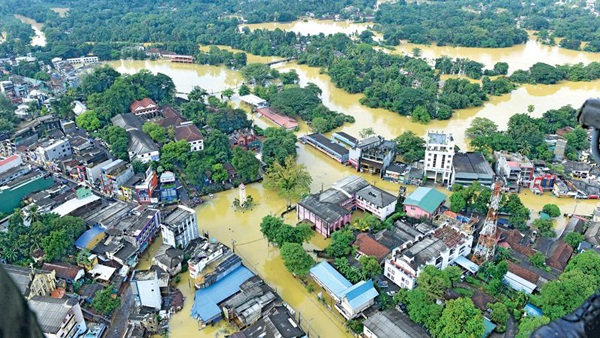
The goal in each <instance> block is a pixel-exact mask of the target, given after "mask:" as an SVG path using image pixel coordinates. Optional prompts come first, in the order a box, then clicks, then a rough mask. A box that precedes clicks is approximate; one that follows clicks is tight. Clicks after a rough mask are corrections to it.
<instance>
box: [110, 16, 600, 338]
mask: <svg viewBox="0 0 600 338" xmlns="http://www.w3.org/2000/svg"><path fill="white" fill-rule="evenodd" d="M318 24H319V25H323V24H324V23H323V22H318ZM329 24H330V25H334V24H336V23H334V22H331V23H329ZM315 25H316V24H315ZM290 27H292V28H290V29H293V27H295V26H292V25H290ZM313 28H314V29H317V28H318V26H314V27H313ZM330 29H334V28H330ZM533 46H534V47H535V46H536V45H533ZM202 48H206V47H202ZM402 48H409V46H406V45H405V46H402ZM419 48H421V49H422V50H423V53H424V54H425V55H426V56H427V55H428V54H427V53H428V51H427V49H426V48H427V47H425V46H421V47H419ZM431 48H433V47H431ZM546 48H550V49H552V51H548V53H550V54H539V53H540V52H542V51H544V50H545V49H546ZM227 49H229V50H231V49H230V48H227ZM477 50H478V51H474V49H464V48H450V50H449V51H448V52H447V53H448V54H450V55H452V56H454V57H469V58H472V59H475V60H487V61H485V63H486V64H488V63H489V64H491V65H493V63H495V62H496V61H504V60H514V61H511V62H515V64H517V65H518V66H517V67H516V68H524V67H525V65H527V64H529V63H531V62H532V61H533V60H543V61H545V62H548V63H564V62H571V63H574V62H579V61H582V62H587V61H591V60H594V59H592V57H593V58H596V57H597V55H596V54H591V55H588V54H589V53H583V52H572V51H566V50H560V49H553V48H552V47H546V46H541V45H537V47H536V48H532V47H531V45H530V43H528V44H526V45H524V46H516V47H513V48H509V49H499V50H496V49H477ZM409 51H412V48H410V49H409ZM511 51H512V52H511ZM467 52H469V53H470V54H467ZM431 53H432V54H431V57H433V56H435V54H433V53H434V51H433V50H432V51H431ZM439 53H441V51H440V52H439ZM452 53H454V54H452ZM524 53H525V54H524ZM490 55H491V56H490ZM540 55H542V56H540ZM543 55H551V56H546V57H545V59H541V57H544V56H543ZM552 55H558V56H556V57H555V56H552ZM523 58H525V59H526V60H527V61H526V62H525V61H524V60H523ZM274 59H276V58H273V57H261V56H255V55H250V54H248V62H270V61H272V60H274ZM554 61H556V62H554ZM482 62H483V61H482ZM109 64H110V65H112V66H113V67H115V68H116V69H117V70H119V71H120V72H124V73H134V72H137V71H139V70H141V69H149V70H151V71H152V72H161V73H164V74H167V75H169V76H170V77H172V78H173V81H174V82H175V84H176V86H177V90H178V91H179V92H188V91H189V90H190V89H191V88H192V87H193V86H196V85H198V86H201V87H203V88H204V89H206V90H207V91H209V92H213V93H214V92H220V91H222V90H223V89H225V88H228V87H235V86H237V85H239V84H240V83H241V82H242V81H243V79H242V77H241V75H240V74H239V72H236V71H232V70H229V69H226V68H224V67H216V66H204V65H182V64H175V63H170V62H168V61H164V60H159V61H131V60H122V61H114V62H110V63H109ZM511 67H514V65H513V64H511ZM277 68H278V69H279V70H281V71H286V70H289V69H295V70H296V71H297V72H298V74H299V76H300V82H301V84H306V83H308V82H313V83H315V84H316V85H317V86H319V88H321V90H322V91H323V95H322V99H323V102H324V104H325V105H327V106H328V107H329V108H331V109H334V110H337V111H340V112H343V113H346V114H350V115H352V116H354V117H355V118H356V123H354V124H348V125H345V126H343V127H342V128H340V129H343V130H344V131H347V132H349V133H351V134H354V135H357V134H358V131H359V130H361V129H362V128H366V127H372V128H373V129H374V130H375V131H376V132H377V133H378V134H381V135H383V136H385V137H388V138H393V137H396V136H398V135H399V134H400V133H402V132H404V131H407V130H412V131H414V132H415V133H417V134H419V135H423V134H424V133H425V132H426V131H427V130H428V129H440V130H441V129H443V130H450V131H452V132H453V133H454V135H455V138H456V139H457V144H458V145H459V146H460V147H461V149H466V140H465V137H464V130H465V129H466V128H467V127H468V126H469V124H470V122H471V120H472V119H473V118H475V117H477V116H481V117H487V118H490V119H492V120H493V121H495V122H496V123H497V124H498V125H499V126H500V128H505V127H506V123H507V122H508V119H509V118H510V116H512V115H513V114H515V113H521V112H526V111H527V106H528V105H530V104H533V105H534V106H535V111H534V112H533V115H534V116H541V115H542V114H543V112H545V111H546V110H548V109H552V108H559V107H561V106H563V105H566V104H571V105H573V106H574V107H577V106H579V105H581V103H582V102H583V101H584V100H585V99H587V98H588V97H595V96H598V93H599V92H600V81H597V82H580V83H574V82H563V83H560V84H557V85H524V86H521V87H519V88H518V89H517V90H515V91H513V92H512V93H510V94H507V95H503V96H499V97H492V98H491V99H490V101H488V102H486V103H485V104H484V105H483V106H482V107H477V108H470V109H463V110H458V111H456V112H455V114H454V116H453V117H452V119H450V120H448V121H432V122H431V123H430V124H428V125H422V124H418V123H413V122H412V121H411V120H410V119H409V118H406V117H403V116H400V115H398V114H396V113H393V112H390V111H387V110H384V109H371V108H367V107H365V106H362V105H361V104H360V102H359V100H360V98H361V95H360V94H348V93H346V92H345V91H344V90H342V89H339V88H336V87H335V85H334V84H333V83H332V82H331V81H330V80H329V77H328V76H327V75H326V74H320V73H319V69H317V68H310V67H307V66H304V65H298V64H296V63H288V64H281V65H278V66H277ZM233 101H234V103H235V102H237V98H236V97H235V96H234V97H233ZM252 119H253V120H255V121H256V123H257V124H258V125H260V126H261V127H266V126H269V124H268V123H267V122H265V121H263V120H257V119H256V117H255V116H252ZM307 132H309V129H308V127H307V126H306V124H305V123H300V131H299V132H298V134H299V135H304V134H306V133H307ZM298 162H299V163H302V164H304V165H305V166H306V167H307V168H308V170H309V172H310V173H311V175H312V177H313V183H312V185H311V190H312V191H313V192H317V191H319V190H320V189H321V188H322V187H324V188H327V187H329V185H330V184H331V183H333V182H335V181H336V180H339V179H341V178H343V177H345V176H347V175H350V174H356V172H354V171H352V170H351V169H350V168H349V167H344V166H342V165H340V164H338V163H337V162H334V161H332V160H331V159H330V158H329V157H327V156H325V155H324V154H322V153H320V152H319V151H317V150H315V149H313V148H311V147H307V146H304V145H301V144H299V148H298ZM361 176H362V177H364V178H365V179H367V180H368V181H369V182H371V183H373V184H375V185H377V186H378V187H380V188H382V189H384V190H387V191H389V192H392V193H396V192H397V191H398V185H396V184H394V183H391V182H385V181H382V180H380V179H378V178H376V177H374V176H370V175H362V174H361ZM413 189H414V187H408V190H409V192H410V191H412V190H413ZM442 191H443V192H444V193H446V194H448V192H447V191H446V190H442ZM247 193H248V194H249V195H251V196H252V197H253V199H254V200H255V201H256V203H257V204H256V206H254V208H253V209H252V210H248V211H245V212H240V211H234V210H233V208H232V207H231V204H232V202H233V199H234V198H236V197H237V196H238V191H237V190H232V191H228V192H222V193H218V194H215V195H214V197H213V198H212V199H209V200H208V201H207V202H206V203H204V204H201V205H200V206H198V207H197V208H196V210H197V215H198V226H199V228H200V230H201V231H206V232H208V233H209V234H210V236H211V237H214V238H216V239H217V240H219V241H221V242H223V243H225V244H227V245H229V246H231V245H232V241H235V242H236V245H235V247H236V252H237V253H238V254H239V255H240V256H241V257H242V258H243V259H244V263H245V264H246V265H247V266H248V267H249V268H250V269H251V270H253V271H254V272H255V273H258V274H259V275H260V276H261V277H262V278H264V279H265V280H266V281H267V282H268V283H269V284H270V285H271V286H272V287H274V288H276V289H277V291H278V292H279V294H280V295H281V296H282V297H283V299H284V301H286V302H288V303H289V304H290V305H291V306H292V307H293V308H294V309H295V310H296V311H299V312H300V313H301V315H302V318H304V321H303V322H304V325H303V327H304V328H305V329H306V328H307V326H306V325H309V326H310V327H309V328H308V330H309V332H310V335H311V337H317V336H319V337H322V338H325V337H327V338H329V337H351V335H350V334H349V333H348V332H347V330H346V329H345V328H344V326H343V320H342V318H341V317H340V316H339V315H337V313H336V312H335V311H330V310H329V309H328V307H327V305H324V304H322V303H321V302H319V301H318V300H317V296H316V294H317V293H318V292H319V291H321V290H320V289H319V288H318V287H315V291H314V292H312V293H310V292H308V290H307V288H306V287H305V286H303V285H302V284H301V283H300V282H299V281H298V280H296V279H294V278H293V277H292V275H291V274H290V273H288V272H287V270H286V269H285V267H284V266H283V263H282V261H281V259H280V258H279V254H278V250H277V248H274V247H272V246H269V245H268V243H267V242H266V240H265V239H264V238H263V237H262V235H261V233H260V221H261V219H262V217H264V216H266V215H271V214H272V215H279V214H280V213H281V212H282V211H283V210H284V208H285V201H284V200H283V199H281V198H279V197H278V196H277V195H276V194H275V193H274V192H273V191H269V190H266V189H264V188H263V187H262V186H261V185H260V184H252V185H250V186H248V187H247ZM520 197H521V200H522V201H523V203H524V204H525V205H526V206H527V207H528V208H530V209H531V210H532V218H535V217H536V215H537V213H538V212H539V211H540V210H541V209H542V207H543V205H545V204H547V203H555V204H557V205H559V206H560V208H561V211H562V212H563V213H573V212H577V213H582V214H589V213H591V212H592V211H593V209H594V207H595V206H596V205H597V203H596V202H595V201H593V200H587V201H586V200H574V199H558V198H554V197H551V196H549V195H546V196H543V197H540V196H535V195H533V194H532V193H531V192H529V191H524V192H522V193H521V194H520ZM295 218H296V214H295V213H290V214H288V215H287V217H286V220H287V221H288V222H289V223H291V224H294V223H295ZM565 222H566V220H565V219H562V218H560V219H559V220H558V222H557V227H558V228H560V227H562V226H564V224H565ZM327 243H328V241H327V240H325V239H324V238H323V237H321V236H320V235H315V237H314V238H313V239H312V240H311V242H310V243H309V244H306V245H305V247H306V249H308V250H311V249H322V248H324V247H326V246H327ZM155 245H158V241H157V243H155ZM151 250H152V249H151ZM146 257H150V255H146ZM147 259H148V258H146V260H145V261H143V262H142V263H140V266H142V267H146V266H148V265H149V262H148V261H147ZM189 285H190V284H189V280H188V275H187V274H184V275H182V279H181V282H180V283H179V285H178V287H179V288H180V289H181V290H182V292H183V293H184V295H185V296H186V301H185V305H184V309H183V310H182V311H181V312H179V313H177V314H176V315H174V316H173V317H172V318H171V320H170V335H171V337H176V338H183V337H223V336H224V335H225V334H226V333H228V332H231V330H232V328H231V327H228V326H227V324H225V323H220V324H219V325H217V326H216V327H208V328H206V329H204V330H201V331H198V325H197V322H196V321H195V320H194V319H192V318H191V316H190V311H191V306H192V303H193V289H192V288H190V286H189ZM329 302H330V300H327V302H326V303H329Z"/></svg>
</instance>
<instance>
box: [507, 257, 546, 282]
mask: <svg viewBox="0 0 600 338" xmlns="http://www.w3.org/2000/svg"><path fill="white" fill-rule="evenodd" d="M506 262H507V263H508V271H510V272H512V273H514V274H515V275H517V276H519V277H521V278H523V279H525V280H527V281H529V282H531V283H533V284H537V282H538V280H539V279H540V276H538V274H536V273H535V272H533V271H531V270H529V269H526V268H524V267H522V266H520V265H518V264H516V263H513V262H511V261H509V260H507V261H506Z"/></svg>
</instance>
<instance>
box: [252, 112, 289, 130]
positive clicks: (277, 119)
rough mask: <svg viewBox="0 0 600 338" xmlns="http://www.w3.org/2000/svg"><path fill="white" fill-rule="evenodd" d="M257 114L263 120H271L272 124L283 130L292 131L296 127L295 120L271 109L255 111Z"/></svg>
mask: <svg viewBox="0 0 600 338" xmlns="http://www.w3.org/2000/svg"><path fill="white" fill-rule="evenodd" d="M257 112H258V113H260V114H262V116H264V117H265V118H267V119H269V120H271V121H272V122H273V123H275V124H276V125H278V126H280V127H284V128H285V129H293V128H295V127H297V126H298V122H296V120H295V119H293V118H291V117H289V116H285V115H282V114H279V113H277V112H275V111H274V110H273V109H271V108H261V109H258V110H257Z"/></svg>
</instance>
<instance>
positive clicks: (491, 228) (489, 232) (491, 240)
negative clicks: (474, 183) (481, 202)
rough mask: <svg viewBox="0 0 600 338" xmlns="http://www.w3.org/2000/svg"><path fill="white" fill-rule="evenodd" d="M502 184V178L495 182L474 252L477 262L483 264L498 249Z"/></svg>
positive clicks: (474, 259) (474, 258)
mask: <svg viewBox="0 0 600 338" xmlns="http://www.w3.org/2000/svg"><path fill="white" fill-rule="evenodd" d="M502 186H503V182H502V180H498V181H496V183H495V184H494V190H493V191H492V197H491V199H490V207H489V209H488V213H487V217H486V218H485V221H484V223H483V228H482V229H481V233H479V239H478V240H477V246H476V247H475V251H474V253H473V261H474V262H475V263H477V264H482V263H484V262H486V261H488V260H490V259H492V258H493V257H494V253H495V251H496V242H497V240H498V234H497V227H496V223H497V221H498V209H499V208H500V199H501V197H502V195H501V191H502Z"/></svg>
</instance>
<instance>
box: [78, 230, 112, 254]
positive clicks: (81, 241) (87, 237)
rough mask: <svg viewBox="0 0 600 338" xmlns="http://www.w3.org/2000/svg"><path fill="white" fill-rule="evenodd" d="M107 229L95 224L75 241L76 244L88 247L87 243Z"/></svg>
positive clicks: (81, 247)
mask: <svg viewBox="0 0 600 338" xmlns="http://www.w3.org/2000/svg"><path fill="white" fill-rule="evenodd" d="M105 231H106V229H105V228H104V227H101V226H99V225H94V226H93V227H92V228H91V229H88V230H86V231H85V232H84V233H83V234H81V236H79V238H77V240H76V241H75V246H76V247H78V248H80V249H83V248H85V247H87V245H88V244H89V243H90V242H91V241H92V240H93V239H94V238H95V237H96V236H98V235H99V234H101V233H103V232H105Z"/></svg>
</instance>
